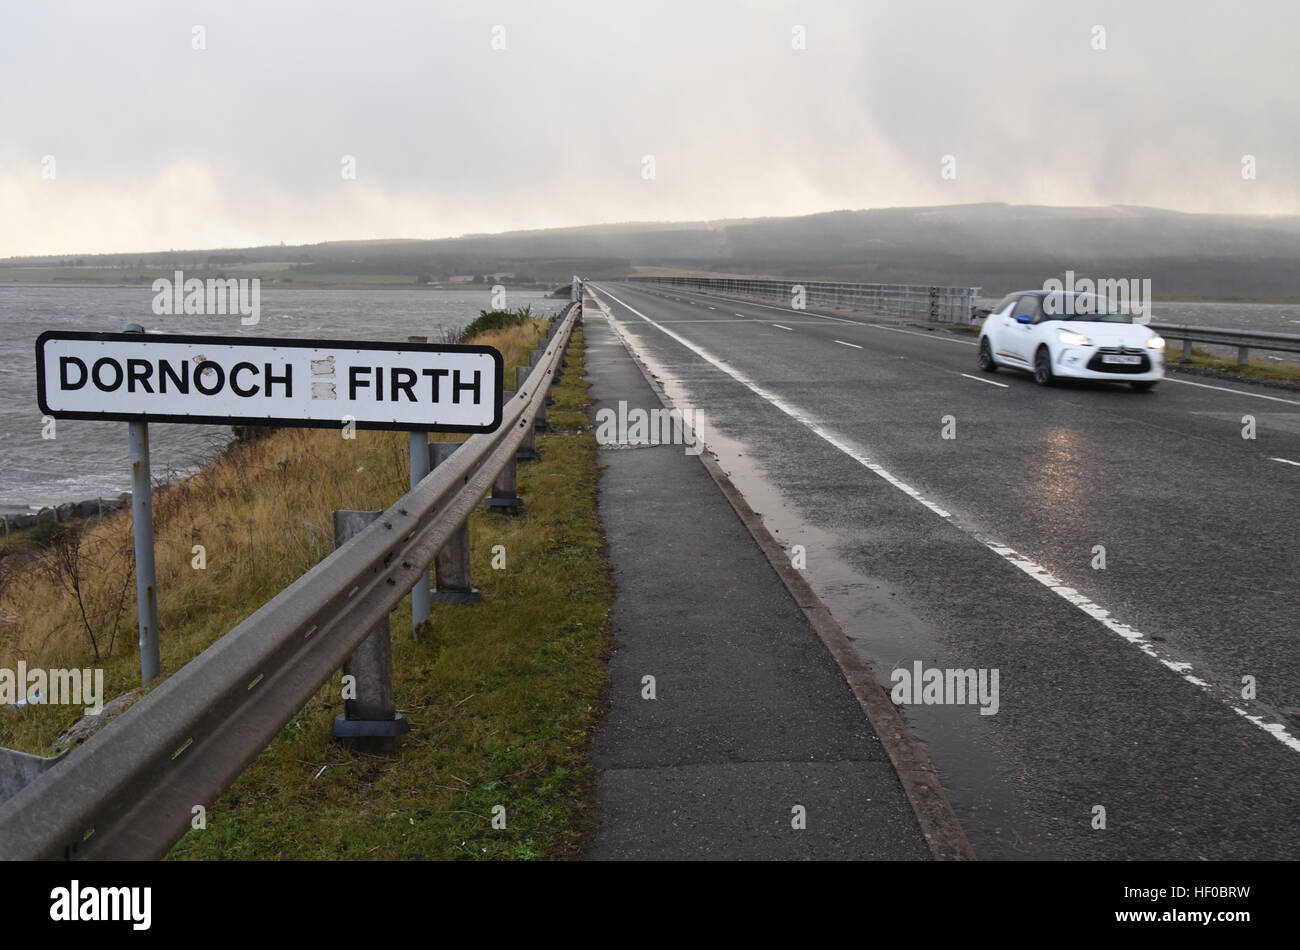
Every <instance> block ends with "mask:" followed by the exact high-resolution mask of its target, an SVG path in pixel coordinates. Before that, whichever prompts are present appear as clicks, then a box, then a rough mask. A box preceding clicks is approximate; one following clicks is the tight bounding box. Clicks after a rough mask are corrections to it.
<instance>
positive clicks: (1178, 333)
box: [1148, 323, 1300, 366]
mask: <svg viewBox="0 0 1300 950" xmlns="http://www.w3.org/2000/svg"><path fill="white" fill-rule="evenodd" d="M1148 325H1149V326H1150V327H1151V329H1153V330H1155V331H1156V332H1157V333H1159V334H1160V335H1161V336H1162V337H1164V338H1165V339H1166V340H1182V341H1183V356H1182V359H1181V360H1180V362H1184V363H1189V362H1191V359H1192V344H1193V343H1207V344H1211V345H1215V346H1235V347H1236V348H1237V365H1238V366H1245V365H1246V362H1247V361H1248V360H1249V358H1250V356H1249V354H1250V351H1251V350H1275V351H1278V352H1282V353H1300V334H1295V333H1267V332H1264V331H1262V330H1234V329H1230V328H1228V327H1191V326H1186V325H1178V324H1172V323H1152V324H1148Z"/></svg>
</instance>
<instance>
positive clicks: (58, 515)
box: [54, 501, 77, 521]
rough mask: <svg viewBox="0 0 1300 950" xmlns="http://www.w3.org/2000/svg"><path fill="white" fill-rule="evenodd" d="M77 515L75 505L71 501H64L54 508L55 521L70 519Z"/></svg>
mask: <svg viewBox="0 0 1300 950" xmlns="http://www.w3.org/2000/svg"><path fill="white" fill-rule="evenodd" d="M75 517H77V506H76V504H74V503H73V502H70V501H65V502H64V503H63V504H61V505H59V506H58V507H57V508H55V509H54V520H55V521H71V520H72V519H73V518H75Z"/></svg>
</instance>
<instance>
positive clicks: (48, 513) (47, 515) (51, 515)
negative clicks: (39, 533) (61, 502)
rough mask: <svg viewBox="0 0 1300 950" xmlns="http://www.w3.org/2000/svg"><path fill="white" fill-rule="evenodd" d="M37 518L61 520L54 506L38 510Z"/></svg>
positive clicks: (38, 520) (40, 519) (39, 520)
mask: <svg viewBox="0 0 1300 950" xmlns="http://www.w3.org/2000/svg"><path fill="white" fill-rule="evenodd" d="M36 520H37V522H41V521H58V520H59V517H58V512H56V511H55V510H54V509H53V508H42V509H41V510H40V511H38V512H36Z"/></svg>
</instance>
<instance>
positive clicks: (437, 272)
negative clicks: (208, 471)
mask: <svg viewBox="0 0 1300 950" xmlns="http://www.w3.org/2000/svg"><path fill="white" fill-rule="evenodd" d="M80 259H81V260H83V261H84V262H85V263H86V264H92V263H98V264H101V265H102V264H103V263H105V262H109V261H122V260H129V261H131V262H132V263H134V262H136V261H144V262H146V264H148V265H150V266H156V265H162V264H166V263H169V262H173V261H175V262H179V263H187V262H190V263H199V264H204V265H205V266H206V265H209V264H213V263H215V264H217V265H220V264H221V263H223V262H232V261H240V262H263V261H265V262H270V261H292V262H294V263H295V264H296V265H297V267H298V268H299V269H300V270H303V271H309V272H314V273H322V274H330V273H339V274H343V273H385V274H410V275H412V276H413V277H414V276H415V275H418V274H429V275H432V276H435V277H438V278H442V277H445V276H448V275H453V274H466V273H473V274H479V273H484V274H507V273H515V274H526V275H528V276H530V277H533V278H535V279H538V280H545V281H563V280H565V279H567V277H568V276H569V275H570V274H572V273H574V272H577V273H581V274H583V275H585V276H591V277H595V278H613V277H621V276H623V275H625V274H628V273H637V272H645V271H653V270H660V269H663V270H667V271H686V270H689V271H695V272H718V273H730V274H765V275H770V276H780V277H799V278H807V279H818V278H821V279H832V280H846V281H875V282H886V283H932V284H957V285H975V286H981V287H984V288H985V289H986V290H987V291H989V292H990V293H997V292H1001V291H1004V290H1009V289H1014V288H1016V287H1025V286H1037V285H1039V284H1041V283H1042V281H1043V280H1044V279H1045V278H1047V277H1050V276H1060V275H1062V274H1063V273H1064V272H1065V271H1066V270H1067V269H1070V270H1074V271H1075V273H1076V274H1077V275H1079V276H1092V277H1116V278H1121V277H1137V278H1150V279H1151V281H1152V288H1153V291H1154V294H1155V296H1157V297H1167V296H1198V295H1203V296H1230V297H1277V296H1300V217H1297V216H1285V217H1266V216H1247V215H1215V214H1187V213H1181V212H1174V211H1164V210H1159V209H1155V208H1140V207H1128V206H1115V207H1097V208H1087V207H1080V208H1068V207H1043V206H1036V205H1007V204H972V205H952V206H941V207H920V208H885V209H878V210H867V211H835V212H828V213H824V214H812V215H804V216H800V217H788V218H749V219H739V220H725V221H690V222H671V223H651V222H633V223H623V224H600V225H590V226H585V227H575V228H558V229H551V230H538V231H512V232H506V233H502V234H471V235H464V236H462V237H458V238H448V239H441V240H428V241H426V240H402V239H396V240H385V241H356V242H351V241H342V242H329V243H324V244H313V245H303V246H296V247H284V246H274V247H259V248H248V249H225V250H214V251H184V252H166V251H165V252H147V253H141V254H129V255H119V254H113V255H102V256H85V257H83V258H80ZM65 260H67V258H23V259H19V258H14V259H10V260H9V261H6V262H3V263H4V264H14V263H19V262H27V263H33V262H62V261H65Z"/></svg>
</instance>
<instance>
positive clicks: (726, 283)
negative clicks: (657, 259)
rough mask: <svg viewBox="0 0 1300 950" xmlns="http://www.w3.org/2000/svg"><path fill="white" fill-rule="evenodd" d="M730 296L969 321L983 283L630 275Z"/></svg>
mask: <svg viewBox="0 0 1300 950" xmlns="http://www.w3.org/2000/svg"><path fill="white" fill-rule="evenodd" d="M628 280H630V281H633V282H638V283H650V284H661V285H665V286H669V287H680V288H682V289H684V290H698V291H703V292H705V293H714V294H720V295H722V296H729V297H748V298H754V299H758V300H772V301H781V302H782V304H783V305H784V306H787V307H790V308H792V309H796V310H799V309H804V308H818V309H831V310H852V311H857V312H860V313H879V314H887V315H889V316H895V317H905V318H909V319H914V320H928V321H930V322H934V323H958V324H970V323H971V322H972V321H973V319H974V316H975V305H976V298H977V297H978V296H979V291H980V288H979V287H940V286H931V285H925V284H848V283H836V282H832V281H819V280H803V281H800V280H770V279H759V278H752V279H751V278H730V277H629V278H628Z"/></svg>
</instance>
